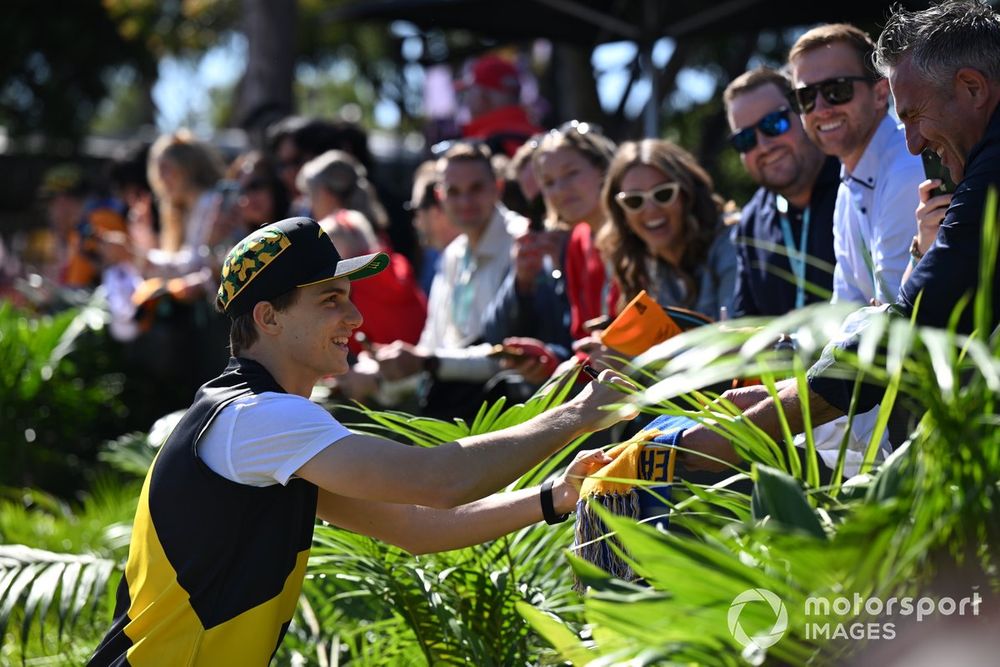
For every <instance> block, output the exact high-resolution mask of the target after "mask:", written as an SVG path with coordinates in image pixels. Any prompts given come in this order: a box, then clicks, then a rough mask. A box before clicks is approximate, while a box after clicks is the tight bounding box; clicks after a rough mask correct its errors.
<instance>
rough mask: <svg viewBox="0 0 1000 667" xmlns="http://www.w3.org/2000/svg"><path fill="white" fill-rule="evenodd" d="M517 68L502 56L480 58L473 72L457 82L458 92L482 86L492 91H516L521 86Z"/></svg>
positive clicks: (473, 67) (472, 69)
mask: <svg viewBox="0 0 1000 667" xmlns="http://www.w3.org/2000/svg"><path fill="white" fill-rule="evenodd" d="M520 85H521V84H520V81H519V80H518V76H517V68H516V67H514V65H513V64H512V63H511V62H510V61H509V60H505V59H504V58H501V57H500V56H494V55H486V56H482V57H481V58H478V59H477V60H476V61H475V62H474V63H473V64H472V68H471V70H470V71H469V72H468V73H467V74H466V75H465V76H464V77H463V78H462V79H459V80H457V81H455V89H456V90H465V89H466V88H469V87H470V86H482V87H483V88H489V89H491V90H498V91H507V90H516V89H517V88H518V86H520Z"/></svg>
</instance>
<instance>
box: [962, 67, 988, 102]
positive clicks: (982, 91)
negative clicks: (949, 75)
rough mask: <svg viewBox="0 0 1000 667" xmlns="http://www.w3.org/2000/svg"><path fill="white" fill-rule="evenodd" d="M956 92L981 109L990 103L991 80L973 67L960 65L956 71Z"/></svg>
mask: <svg viewBox="0 0 1000 667" xmlns="http://www.w3.org/2000/svg"><path fill="white" fill-rule="evenodd" d="M955 92H956V94H958V95H959V96H960V97H965V98H966V99H967V100H968V101H969V102H971V103H972V106H973V108H975V109H981V108H983V107H984V106H986V105H987V104H988V103H989V99H988V98H989V96H990V87H989V81H987V80H986V77H985V76H983V73H982V72H980V71H979V70H977V69H975V68H973V67H960V68H959V69H958V71H957V72H955Z"/></svg>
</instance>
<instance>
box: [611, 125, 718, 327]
mask: <svg viewBox="0 0 1000 667" xmlns="http://www.w3.org/2000/svg"><path fill="white" fill-rule="evenodd" d="M602 201H603V204H604V207H605V210H606V213H607V217H608V220H609V221H610V224H607V225H605V226H604V228H603V229H602V231H601V234H600V235H599V237H598V239H597V243H598V247H599V248H600V249H601V251H602V253H603V254H604V256H605V258H606V259H607V261H608V263H609V265H610V266H611V269H612V273H613V275H614V279H615V283H616V286H617V288H618V290H617V291H618V292H619V294H618V297H617V303H615V304H614V306H615V310H621V308H622V307H624V305H625V304H626V303H628V302H629V301H630V300H631V299H632V298H633V297H635V296H636V295H637V294H638V293H639V292H640V291H641V290H646V291H647V292H648V293H649V295H650V296H651V297H653V299H655V300H656V302H657V303H659V304H660V305H661V306H679V307H682V308H688V309H690V310H694V311H697V312H700V313H703V314H704V315H707V316H708V317H711V318H713V319H716V318H718V317H719V315H720V309H721V308H726V309H727V310H728V309H729V308H731V306H732V299H733V288H734V286H735V282H736V250H735V248H734V247H733V244H732V241H731V238H730V234H729V230H728V229H727V228H726V227H725V225H724V224H723V222H722V199H721V198H720V197H719V196H718V195H716V194H715V192H714V190H713V184H712V178H711V176H709V175H708V173H707V172H706V171H705V170H704V169H703V168H702V167H701V165H699V164H698V162H697V161H696V160H695V159H694V156H692V155H691V154H690V153H688V152H687V151H686V150H684V149H683V148H681V147H680V146H678V145H676V144H674V143H672V142H669V141H663V140H658V139H644V140H642V141H639V142H627V143H624V144H622V145H621V146H620V147H619V148H618V151H617V152H616V153H615V157H614V160H612V162H611V165H610V167H609V168H608V173H607V178H606V179H605V181H604V190H603V192H602Z"/></svg>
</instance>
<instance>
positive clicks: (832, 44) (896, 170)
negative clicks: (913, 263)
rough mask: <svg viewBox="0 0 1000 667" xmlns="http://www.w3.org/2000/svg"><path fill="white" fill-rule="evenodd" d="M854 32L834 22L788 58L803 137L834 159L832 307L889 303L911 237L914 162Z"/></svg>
mask: <svg viewBox="0 0 1000 667" xmlns="http://www.w3.org/2000/svg"><path fill="white" fill-rule="evenodd" d="M874 48H875V46H874V44H873V43H872V40H871V38H870V37H869V36H868V35H867V34H866V33H865V32H863V31H862V30H859V29H858V28H856V27H854V26H852V25H848V24H844V23H834V24H827V25H822V26H819V27H817V28H813V29H812V30H810V31H809V32H807V33H805V34H804V35H802V36H801V37H800V38H799V39H798V40H797V41H796V42H795V44H794V45H793V46H792V49H791V51H789V54H788V62H789V65H790V67H791V73H792V80H793V81H792V84H793V87H794V91H793V94H794V100H795V102H796V104H797V105H798V111H799V113H800V114H801V117H802V124H803V125H804V126H805V130H806V133H807V134H808V135H809V138H810V139H812V140H813V142H814V143H815V144H816V145H817V146H819V147H820V149H821V150H822V151H823V152H824V153H826V154H827V155H833V156H835V157H837V158H839V159H840V161H841V163H842V168H841V172H840V177H841V184H840V189H839V191H838V192H837V203H836V206H835V208H834V214H833V234H834V237H833V238H834V254H835V256H836V259H837V265H836V269H835V270H834V278H833V301H834V302H838V301H856V302H858V303H862V304H866V303H868V302H869V301H870V300H871V299H873V298H874V299H876V300H878V301H879V302H882V303H890V302H892V301H894V300H895V298H896V294H897V293H898V292H899V286H900V284H901V282H902V278H903V272H904V271H905V270H906V265H907V263H908V262H909V259H910V255H909V249H910V241H911V239H912V238H913V235H914V233H916V220H915V218H914V211H915V210H916V208H917V204H919V195H918V192H917V186H918V185H919V184H920V182H921V181H923V180H924V171H923V165H922V163H921V161H920V158H918V157H915V156H913V155H910V154H909V153H908V152H907V150H906V137H905V135H904V133H903V129H902V126H900V125H899V124H898V123H897V122H896V120H895V118H893V117H892V116H890V115H889V113H888V109H889V84H888V83H887V82H886V80H885V79H884V78H882V77H880V76H878V75H877V74H876V73H875V72H874V70H873V66H872V60H871V57H872V53H873V52H874Z"/></svg>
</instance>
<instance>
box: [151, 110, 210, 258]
mask: <svg viewBox="0 0 1000 667" xmlns="http://www.w3.org/2000/svg"><path fill="white" fill-rule="evenodd" d="M160 160H169V161H170V162H171V163H173V165H174V166H175V167H176V168H177V169H179V170H180V171H181V172H182V173H183V174H184V182H185V184H186V187H187V188H188V190H189V196H188V197H187V198H183V199H176V198H172V197H169V196H167V192H166V187H165V186H164V184H163V179H162V178H160ZM146 169H147V177H148V179H149V185H150V187H151V188H152V190H153V193H154V194H155V195H156V197H157V200H158V202H159V205H160V248H161V249H162V250H167V251H170V252H176V251H177V250H180V248H181V246H182V245H183V243H184V229H185V221H186V220H187V216H188V215H190V214H191V211H192V209H193V208H194V204H195V202H196V200H197V198H198V196H199V195H200V194H201V193H202V192H205V191H206V190H211V189H212V188H213V187H215V184H216V183H218V182H219V179H221V178H222V176H223V173H224V172H225V164H224V163H223V161H222V158H221V157H219V155H218V154H217V153H216V152H215V150H214V149H213V148H212V147H211V146H209V145H208V144H206V143H203V142H201V141H198V140H197V139H196V138H195V136H194V135H193V134H192V133H191V132H190V131H189V130H185V129H180V130H177V131H176V132H173V133H170V134H164V135H161V136H160V137H159V138H158V139H157V140H156V141H155V142H154V143H153V145H152V147H151V148H150V149H149V157H148V159H147V167H146Z"/></svg>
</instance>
